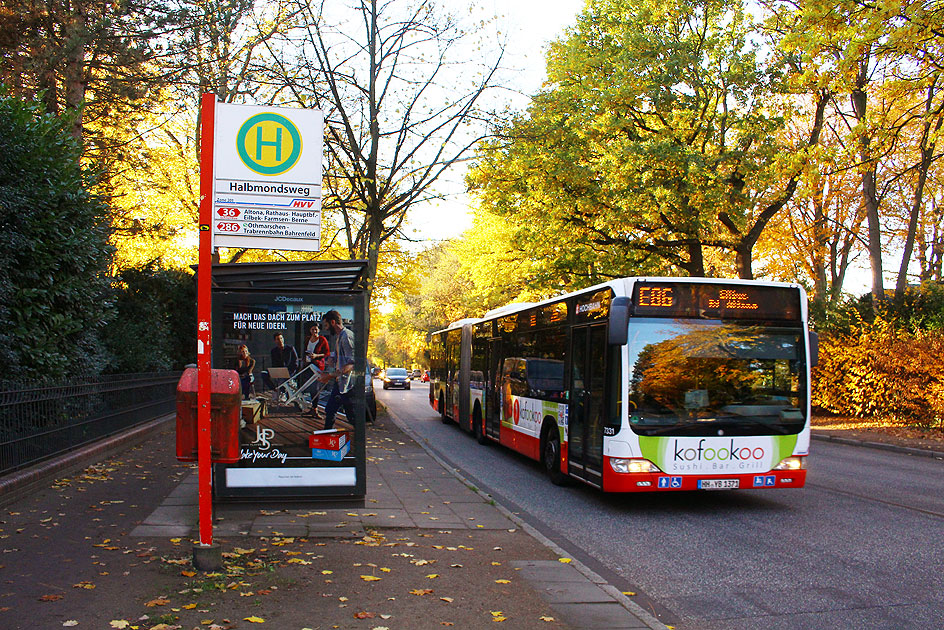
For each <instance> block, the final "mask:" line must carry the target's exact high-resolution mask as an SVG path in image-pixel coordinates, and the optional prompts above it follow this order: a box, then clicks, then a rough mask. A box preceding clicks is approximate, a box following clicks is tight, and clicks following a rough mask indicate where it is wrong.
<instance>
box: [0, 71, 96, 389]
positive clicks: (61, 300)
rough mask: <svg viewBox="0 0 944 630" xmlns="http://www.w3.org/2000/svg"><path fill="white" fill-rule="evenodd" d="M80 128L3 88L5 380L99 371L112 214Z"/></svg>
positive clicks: (0, 175)
mask: <svg viewBox="0 0 944 630" xmlns="http://www.w3.org/2000/svg"><path fill="white" fill-rule="evenodd" d="M70 128H71V123H70V122H69V121H68V120H63V119H59V118H56V117H54V116H50V115H48V114H46V113H45V112H44V111H43V108H42V107H41V106H40V105H38V104H35V103H30V102H24V101H21V100H19V99H15V98H12V97H10V96H8V95H7V94H6V93H5V92H4V91H3V90H2V89H0V364H2V365H3V368H4V375H3V377H5V378H13V379H33V378H42V377H53V378H56V377H62V376H65V375H68V374H90V373H97V372H98V371H99V370H100V369H101V368H102V366H103V364H104V353H103V348H102V345H101V343H100V341H99V339H100V336H99V333H100V331H101V330H102V329H103V328H104V326H105V325H106V324H107V322H108V318H109V313H110V305H109V303H108V300H107V290H108V284H107V270H108V267H109V265H110V263H111V260H112V253H113V249H112V247H111V245H110V244H109V242H108V236H109V234H108V211H107V207H106V206H105V204H104V203H103V202H102V201H101V200H100V199H99V198H97V197H95V196H94V195H92V194H91V193H90V192H89V191H90V190H91V189H92V185H93V184H94V178H93V177H92V175H91V174H90V173H89V172H88V171H87V170H86V169H84V168H83V167H82V166H81V164H80V157H81V153H82V147H81V144H80V142H79V141H78V140H76V139H75V138H74V137H73V136H72V135H71V134H70Z"/></svg>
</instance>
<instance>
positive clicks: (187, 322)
mask: <svg viewBox="0 0 944 630" xmlns="http://www.w3.org/2000/svg"><path fill="white" fill-rule="evenodd" d="M112 290H113V300H114V303H115V308H116V312H117V317H116V318H115V320H114V323H113V325H112V326H111V327H109V330H108V331H107V332H106V334H105V337H104V341H105V344H106V346H107V348H108V351H109V367H108V371H109V372H112V373H130V372H158V371H162V370H169V369H179V368H182V367H183V366H184V365H186V364H187V363H193V362H194V361H195V360H196V325H197V324H196V320H197V312H196V310H197V309H196V286H195V284H194V280H193V275H191V274H189V273H187V272H186V271H182V270H179V269H165V268H163V267H160V266H158V265H157V264H156V263H154V262H152V263H149V264H145V265H142V266H140V267H133V268H128V269H124V270H122V271H121V272H120V274H119V275H118V277H117V278H115V281H114V282H113V283H112Z"/></svg>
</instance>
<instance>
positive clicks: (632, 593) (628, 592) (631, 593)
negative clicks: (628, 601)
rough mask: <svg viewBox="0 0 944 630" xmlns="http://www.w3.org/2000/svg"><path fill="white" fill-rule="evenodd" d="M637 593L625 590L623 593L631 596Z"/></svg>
mask: <svg viewBox="0 0 944 630" xmlns="http://www.w3.org/2000/svg"><path fill="white" fill-rule="evenodd" d="M635 594H636V593H635V591H623V595H629V596H630V597H632V596H633V595H635Z"/></svg>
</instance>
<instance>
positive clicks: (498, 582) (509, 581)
mask: <svg viewBox="0 0 944 630" xmlns="http://www.w3.org/2000/svg"><path fill="white" fill-rule="evenodd" d="M495 584H511V580H495Z"/></svg>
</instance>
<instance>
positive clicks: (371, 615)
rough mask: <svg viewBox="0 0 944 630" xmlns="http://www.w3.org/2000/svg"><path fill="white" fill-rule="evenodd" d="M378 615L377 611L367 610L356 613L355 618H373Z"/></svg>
mask: <svg viewBox="0 0 944 630" xmlns="http://www.w3.org/2000/svg"><path fill="white" fill-rule="evenodd" d="M376 616H377V613H372V612H366V611H361V612H356V613H354V618H355V619H373V618H374V617H376Z"/></svg>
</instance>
